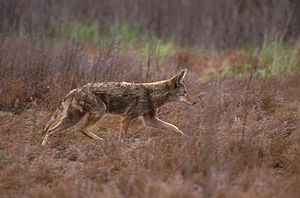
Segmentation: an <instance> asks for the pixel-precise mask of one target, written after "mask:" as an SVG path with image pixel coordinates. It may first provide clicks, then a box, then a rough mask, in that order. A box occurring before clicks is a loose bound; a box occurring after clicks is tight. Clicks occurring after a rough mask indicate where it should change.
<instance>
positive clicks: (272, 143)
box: [0, 0, 300, 198]
mask: <svg viewBox="0 0 300 198" xmlns="http://www.w3.org/2000/svg"><path fill="white" fill-rule="evenodd" d="M22 2H23V1H22ZM22 2H19V1H13V0H11V1H5V2H4V4H3V5H4V6H3V7H2V8H0V10H2V11H5V12H3V13H5V14H4V15H5V18H3V17H2V18H1V19H0V41H1V45H0V197H1V198H2V197H3V198H10V197H45V198H46V197H112V198H118V197H120V198H122V197H143V198H144V197H149V198H150V197H153V198H154V197H155V198H165V197H173V198H180V197H182V198H185V197H195V198H196V197H203V198H207V197H220V198H221V197H222V198H223V197H224V198H232V197H239V198H240V197H244V198H248V197H265V198H269V197H278V198H281V197H286V198H298V197H299V196H300V40H299V38H298V37H297V36H295V35H297V30H298V29H297V27H295V26H293V23H292V22H295V21H297V19H295V18H292V19H289V22H291V23H289V24H290V25H289V26H288V27H286V29H285V32H286V34H283V33H282V32H281V33H280V32H279V33H278V34H274V35H275V36H274V35H273V36H272V35H271V34H267V33H266V32H264V31H265V30H264V29H259V28H260V27H261V26H264V24H262V23H259V22H255V20H256V19H255V18H253V21H252V22H251V23H250V22H247V25H248V26H249V28H250V27H252V28H253V27H254V26H255V24H256V23H257V24H259V25H258V26H257V29H259V30H257V31H256V32H255V31H254V30H253V29H251V28H250V29H251V30H252V31H253V32H252V33H253V38H252V37H251V38H249V40H248V41H251V42H252V40H257V43H255V42H253V45H249V44H247V42H244V41H247V38H248V37H249V35H248V33H247V34H246V33H245V32H244V31H242V29H243V28H241V32H238V31H237V30H238V29H239V28H237V29H236V30H235V32H231V33H232V35H234V37H233V38H230V39H229V38H228V35H225V36H224V37H219V36H218V35H217V34H214V35H212V37H213V38H216V42H215V43H214V41H213V39H211V40H207V43H205V42H202V41H203V39H205V38H208V36H209V31H208V30H205V31H203V35H201V37H197V35H198V34H197V33H196V29H195V27H194V26H195V25H193V24H189V23H188V24H186V25H187V30H186V31H183V30H182V29H180V27H181V26H180V25H179V24H177V23H176V22H175V21H172V20H170V21H169V22H170V24H167V25H165V26H166V27H164V26H163V24H162V26H161V27H160V26H158V24H156V23H154V24H152V25H151V24H150V23H148V21H151V20H150V19H151V17H154V18H155V17H156V16H161V15H160V14H159V13H161V12H163V11H165V10H166V9H167V8H166V6H167V5H168V3H167V2H169V1H166V2H164V3H161V4H159V2H156V1H153V2H154V3H153V5H152V4H151V5H152V6H154V7H157V8H160V9H161V10H158V11H157V13H152V14H153V16H152V15H151V17H150V16H148V15H146V14H145V15H142V16H141V17H142V22H141V23H134V24H135V25H134V24H132V23H128V22H126V21H122V20H120V19H119V18H118V17H124V16H127V17H128V19H132V18H131V17H134V16H140V15H139V14H140V13H139V12H138V11H137V10H136V9H137V8H139V4H137V5H136V7H134V9H132V13H129V12H128V14H127V15H126V14H125V13H127V12H126V9H129V8H130V9H131V8H132V6H133V5H135V3H136V1H135V0H131V1H128V2H129V3H128V4H126V5H127V6H128V7H126V8H122V9H120V10H119V11H120V13H115V12H113V11H112V10H111V8H110V6H112V5H111V4H109V3H108V4H105V6H106V7H105V6H104V5H101V6H104V7H101V6H100V7H99V6H98V7H97V6H93V5H94V4H93V3H94V0H88V1H87V3H86V4H85V5H82V7H80V8H78V9H79V10H78V12H76V14H77V15H71V14H69V15H68V13H72V12H71V11H72V9H75V7H76V6H75V5H77V6H78V5H81V3H80V2H79V1H75V0H74V1H73V4H71V5H70V6H67V7H66V5H64V4H62V5H59V4H58V3H57V2H56V3H55V2H54V1H53V2H52V1H51V2H52V3H51V2H50V1H49V2H48V3H49V4H47V5H46V7H43V6H45V5H42V4H39V3H38V2H36V3H34V1H29V0H28V1H24V2H25V3H24V2H23V3H22ZM63 2H69V1H67V0H65V1H63ZM104 2H106V1H104ZM111 2H113V3H120V2H117V1H116V0H114V1H111ZM190 2H192V3H191V5H192V4H193V3H196V1H192V0H191V1H190ZM201 2H202V4H201V5H202V7H201V6H200V5H199V6H200V7H201V9H204V8H209V6H210V4H208V3H207V2H208V1H203V0H202V1H201ZM228 2H230V3H229V4H230V5H233V4H234V5H235V1H234V0H230V1H228ZM266 2H267V1H266ZM266 2H264V3H262V4H261V6H262V8H263V9H262V10H268V9H267V8H268V6H269V4H268V3H266ZM287 2H292V3H290V4H288V3H286V4H282V5H281V9H279V7H280V6H279V7H278V6H277V7H278V9H279V10H278V9H277V7H276V6H275V7H274V6H273V9H275V10H274V13H279V14H278V15H277V16H278V17H279V16H281V15H280V13H283V14H282V15H284V13H285V12H286V11H285V9H288V8H289V6H292V5H294V4H295V5H298V4H297V3H293V1H287ZM69 3H70V2H69ZM113 3H112V4H113ZM169 3H170V2H169ZM248 3H250V1H249V2H248ZM270 4H271V3H270ZM172 5H173V7H170V9H171V10H173V11H174V10H177V6H178V7H179V5H181V4H180V1H176V2H175V3H174V4H172ZM191 5H184V6H187V7H183V8H184V9H187V10H190V11H191V14H190V15H191V16H189V17H191V18H192V19H193V20H196V18H195V17H196V16H197V15H196V14H195V13H198V12H192V11H195V10H194V9H196V8H194V7H193V6H191ZM226 5H227V4H226ZM230 5H227V6H228V7H225V8H226V10H227V9H229V10H233V11H234V10H235V9H234V8H235V7H234V6H230ZM251 5H252V4H251ZM47 6H48V7H47ZM240 6H241V7H239V8H237V10H239V9H240V8H244V4H243V3H242V4H240ZM257 6H258V5H257ZM112 7H113V6H112ZM200 7H198V8H199V9H200ZM203 7H204V8H203ZM223 7H224V6H223ZM13 8H19V9H20V10H22V11H21V12H20V13H19V12H18V11H17V10H18V9H17V10H15V9H13ZM21 8H22V9H21ZM33 8H39V9H37V10H35V9H34V12H30V13H35V15H34V16H38V19H40V20H41V21H39V22H38V21H36V18H34V17H33V15H31V14H30V13H29V12H27V11H29V10H30V9H33ZM43 8H47V9H43ZM85 8H88V10H90V12H89V15H88V16H85V13H86V12H85ZM198 8H197V9H198ZM221 8H222V5H221V4H218V6H217V7H216V8H215V9H216V10H218V9H221ZM123 9H124V10H123ZM143 9H144V8H143ZM197 9H196V10H197ZM276 9H277V10H276ZM289 9H291V8H289ZM26 10H27V11H26ZM49 10H51V11H52V12H53V13H54V14H49V13H48V12H50V11H49ZM99 10H101V11H102V12H101V13H100V14H99V13H98V11H99ZM106 10H107V13H106V12H105V11H106ZM198 11H199V10H198ZM292 11H293V10H292ZM292 11H291V13H293V12H292ZM134 12H138V13H139V14H136V15H134ZM251 12H252V11H249V13H248V14H249V15H251ZM63 13H66V14H65V15H63ZM146 13H148V12H146ZM193 13H194V14H193ZM204 14H205V13H204ZM248 14H245V15H243V17H246V18H247V17H248V16H249V15H248ZM4 15H3V16H4ZM106 15H107V16H106ZM84 16H85V17H86V20H82V19H83V18H84ZM171 16H173V15H172V12H168V13H166V15H165V17H166V18H167V19H168V18H169V17H171ZM226 16H227V15H226ZM289 16H290V15H287V16H286V18H287V19H288V17H289ZM291 16H298V15H297V14H296V15H291ZM105 17H107V18H105ZM210 17H213V16H210ZM216 17H217V16H216ZM227 17H229V18H230V16H227ZM265 17H266V18H270V24H276V22H277V19H276V17H275V18H272V17H270V16H269V15H268V14H267V16H265ZM91 18H95V19H97V20H94V21H93V20H91ZM103 18H105V19H107V20H104V21H105V22H103V21H102V20H100V19H103ZM225 18H226V17H225ZM79 19H81V20H79ZM188 19H189V18H188V16H186V15H182V16H181V15H180V17H179V18H178V20H179V21H181V22H184V21H189V20H188ZM98 20H100V22H99V21H98ZM165 20H166V19H164V18H163V19H162V22H164V21H165ZM214 20H216V24H217V25H218V28H220V29H219V30H220V31H224V32H227V33H228V31H227V30H226V28H227V26H226V28H225V29H224V30H223V29H221V26H220V24H221V21H219V20H221V19H214ZM224 20H225V19H224ZM226 20H227V18H226ZM129 21H130V20H129ZM279 21H280V20H279ZM271 22H272V23H271ZM273 22H274V23H273ZM118 23H119V24H118ZM195 23H196V22H195ZM197 23H199V24H200V21H199V22H197ZM252 23H253V24H252ZM116 24H118V25H116ZM172 24H173V25H172ZM199 24H198V25H199ZM201 24H202V23H201ZM227 24H228V21H227ZM241 24H242V23H241ZM202 25H203V27H206V26H205V25H204V24H202ZM277 25H278V27H281V26H280V24H279V23H278V24H277ZM148 26H150V28H149V27H148ZM229 26H230V24H228V27H229ZM270 26H271V25H270ZM275 26H276V25H275ZM275 26H274V27H275ZM158 27H160V28H161V29H159V28H158ZM214 27H215V26H214ZM230 27H231V26H230ZM272 27H273V26H272ZM254 29H255V28H254ZM172 31H174V34H171V33H170V32H172ZM274 31H275V30H274ZM243 32H244V33H245V34H243ZM261 32H264V33H266V34H265V35H264V37H263V38H261V37H260V35H262V34H261ZM275 32H276V31H275ZM295 32H296V33H295ZM176 33H178V37H176V36H174V35H176ZM229 33H230V32H229ZM229 33H228V34H229ZM231 33H230V34H231ZM268 33H269V32H268ZM239 34H242V36H241V37H240V39H238V38H237V36H238V35H239ZM187 35H190V36H191V37H193V36H194V41H195V43H194V44H191V43H193V41H190V42H188V41H185V39H184V38H185V36H187ZM205 35H206V36H207V37H205ZM276 35H277V36H276ZM196 37H197V38H196ZM226 38H228V40H226V42H229V43H228V45H227V44H226V45H225V43H223V40H224V39H226ZM235 41H236V42H235ZM224 42H225V40H224ZM202 43H203V45H202ZM206 44H207V45H206ZM224 45H225V46H227V48H226V47H225V48H222V49H221V48H220V49H219V48H217V47H215V48H211V46H224ZM235 46H236V47H235ZM184 68H187V69H188V73H187V76H186V79H185V83H186V85H187V88H188V90H189V93H190V94H191V96H192V97H193V98H194V100H195V101H196V102H197V104H196V105H194V106H192V107H190V106H186V105H185V104H183V103H180V102H178V103H170V104H167V105H165V106H163V107H162V108H161V109H160V110H159V111H158V117H159V118H161V119H162V120H166V121H168V122H170V123H173V124H175V125H176V126H178V127H179V128H180V129H182V131H183V132H185V133H186V134H187V135H188V138H185V137H180V136H178V135H176V134H174V133H172V132H170V131H166V130H158V129H152V128H146V127H144V126H143V124H142V121H141V120H139V119H137V120H135V121H134V122H133V123H132V125H131V127H130V128H129V141H128V142H127V143H124V144H123V143H120V142H119V140H118V135H119V124H120V120H119V117H118V116H112V115H109V116H106V117H104V118H102V119H101V120H100V121H99V122H98V123H96V124H95V125H94V126H92V127H90V130H91V131H93V132H94V133H95V134H97V135H98V136H100V137H102V138H103V139H105V141H104V142H97V141H94V140H90V139H88V138H87V137H85V136H83V135H82V134H81V133H79V132H78V131H77V127H76V126H75V127H73V128H70V129H68V130H66V131H64V132H62V133H59V134H56V135H55V136H51V137H50V139H49V143H48V145H47V146H46V147H42V146H41V141H42V136H41V132H42V128H43V126H44V125H45V123H46V122H47V120H49V119H50V117H51V115H52V113H53V112H54V111H55V109H56V108H57V107H58V106H59V104H60V102H61V100H62V99H63V97H64V96H65V95H66V94H67V93H68V92H69V91H70V90H72V89H74V88H76V87H79V86H82V85H84V84H86V83H88V82H99V81H128V82H153V81H157V80H163V79H166V78H169V77H171V76H173V75H174V74H176V73H177V72H179V71H180V70H182V69H184Z"/></svg>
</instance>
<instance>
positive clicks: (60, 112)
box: [42, 90, 75, 137]
mask: <svg viewBox="0 0 300 198" xmlns="http://www.w3.org/2000/svg"><path fill="white" fill-rule="evenodd" d="M74 91H75V90H72V91H71V92H70V93H68V94H67V95H66V97H65V98H64V99H63V100H62V102H61V104H60V106H59V107H58V108H57V109H56V111H55V112H54V114H53V115H52V117H51V119H50V120H49V121H48V122H47V123H46V125H45V126H44V127H43V131H42V137H45V135H46V133H47V131H48V130H49V128H50V126H52V125H53V123H54V122H55V121H58V120H60V118H62V117H63V116H66V113H67V110H68V107H69V105H70V103H71V102H72V100H73V99H74V96H75V93H74Z"/></svg>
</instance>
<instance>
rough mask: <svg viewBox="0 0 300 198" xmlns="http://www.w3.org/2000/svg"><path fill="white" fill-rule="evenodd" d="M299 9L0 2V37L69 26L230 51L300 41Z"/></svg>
mask: <svg viewBox="0 0 300 198" xmlns="http://www.w3.org/2000/svg"><path fill="white" fill-rule="evenodd" d="M299 10H300V2H299V1H297V0H285V1H278V0H263V1H258V0H245V1H239V0H225V1H222V0H211V1H207V0H188V1H186V0H165V1H159V0H152V1H143V0H128V1H122V0H102V1H97V0H86V1H84V3H83V2H82V1H80V0H46V1H38V0H24V1H18V0H11V1H7V0H2V1H1V7H0V13H1V19H0V28H1V29H0V31H1V35H2V36H3V35H7V34H10V33H12V32H19V33H24V34H40V35H43V36H44V37H46V38H56V37H58V36H66V37H70V36H71V35H60V34H64V33H63V32H60V28H67V27H68V26H72V27H69V28H71V29H72V30H73V31H76V30H74V28H75V29H76V27H74V26H76V25H78V26H80V25H81V26H82V27H78V28H87V29H91V30H90V31H92V30H94V31H96V32H97V33H102V32H108V31H109V28H120V27H122V26H124V25H127V26H129V27H128V28H130V29H129V30H128V31H138V32H139V33H141V35H143V36H149V34H151V33H154V34H155V36H157V37H158V38H159V39H162V40H164V41H169V40H172V41H174V42H176V44H180V45H181V46H185V45H191V46H195V45H197V46H203V47H205V48H213V49H228V48H233V47H244V46H245V45H246V46H253V45H262V44H263V42H264V41H265V40H266V39H278V40H280V41H281V40H282V41H285V42H292V41H294V40H295V39H298V37H299V33H300V27H299V26H300V25H299V24H300V11H299ZM72 23H73V24H72ZM74 23H75V24H74ZM81 31H84V30H82V29H81ZM150 32H151V33H150ZM73 33H74V32H73ZM90 33H92V32H90ZM94 33H95V32H94ZM58 34H59V35H58ZM86 36H88V35H86ZM90 36H92V35H90ZM94 36H96V35H94ZM71 37H72V36H71ZM86 39H87V40H88V39H92V38H86ZM94 39H96V38H94Z"/></svg>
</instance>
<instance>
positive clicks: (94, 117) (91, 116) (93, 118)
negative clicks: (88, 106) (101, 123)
mask: <svg viewBox="0 0 300 198" xmlns="http://www.w3.org/2000/svg"><path fill="white" fill-rule="evenodd" d="M102 116H103V115H101V113H100V114H99V113H91V112H89V113H87V114H86V118H85V120H84V123H83V124H82V126H80V129H79V130H80V132H81V133H83V134H84V135H86V136H87V137H89V138H91V139H94V140H102V141H103V139H102V138H100V137H98V136H97V135H96V134H94V133H92V132H90V131H89V130H88V129H87V128H88V127H89V126H92V125H94V124H95V123H96V122H97V121H98V120H100V119H101V117H102Z"/></svg>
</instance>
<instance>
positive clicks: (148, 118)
mask: <svg viewBox="0 0 300 198" xmlns="http://www.w3.org/2000/svg"><path fill="white" fill-rule="evenodd" d="M143 120H144V124H145V125H146V126H150V127H153V128H158V129H167V130H171V131H174V132H176V133H179V134H181V135H183V136H187V135H186V134H185V133H183V132H182V131H181V130H179V129H178V128H177V127H176V126H175V125H173V124H170V123H168V122H165V121H162V120H160V119H159V118H157V117H155V116H153V115H150V114H146V115H144V116H143Z"/></svg>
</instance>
